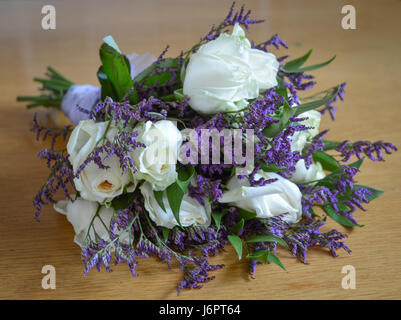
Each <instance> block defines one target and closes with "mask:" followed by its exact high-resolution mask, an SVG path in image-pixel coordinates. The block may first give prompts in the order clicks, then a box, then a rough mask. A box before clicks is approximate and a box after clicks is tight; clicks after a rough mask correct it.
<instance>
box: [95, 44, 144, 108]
mask: <svg viewBox="0 0 401 320" xmlns="http://www.w3.org/2000/svg"><path fill="white" fill-rule="evenodd" d="M111 40H112V41H111ZM104 41H105V42H104V43H103V44H102V46H101V47H100V60H101V62H102V66H101V67H100V69H99V71H98V78H99V82H100V84H101V85H102V99H104V98H105V97H106V96H107V95H108V94H111V93H112V94H113V95H112V96H110V97H111V98H112V99H113V100H116V101H122V100H123V99H124V98H125V97H127V95H128V99H129V100H130V102H132V103H137V102H138V96H137V94H136V91H135V89H134V87H133V82H132V79H131V69H130V63H129V61H128V59H127V57H126V56H125V55H123V54H122V53H121V52H120V51H119V50H118V47H116V45H115V42H114V40H113V38H111V37H110V36H109V37H106V38H105V39H104Z"/></svg>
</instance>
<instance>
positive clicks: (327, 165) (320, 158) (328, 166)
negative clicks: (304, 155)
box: [312, 150, 341, 171]
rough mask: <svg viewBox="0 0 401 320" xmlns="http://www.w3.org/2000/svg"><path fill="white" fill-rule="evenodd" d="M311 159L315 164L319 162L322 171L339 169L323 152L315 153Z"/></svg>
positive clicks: (334, 161)
mask: <svg viewBox="0 0 401 320" xmlns="http://www.w3.org/2000/svg"><path fill="white" fill-rule="evenodd" d="M312 157H313V160H315V161H316V162H320V164H321V165H322V167H323V169H324V170H328V171H335V170H337V169H340V168H341V166H340V164H339V163H338V161H337V160H336V159H334V158H333V157H332V156H331V155H329V154H327V153H325V152H323V151H320V150H318V151H316V152H315V153H314V154H313V156H312Z"/></svg>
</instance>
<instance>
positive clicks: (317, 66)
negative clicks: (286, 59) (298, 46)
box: [285, 56, 336, 73]
mask: <svg viewBox="0 0 401 320" xmlns="http://www.w3.org/2000/svg"><path fill="white" fill-rule="evenodd" d="M335 58H336V56H334V57H332V58H331V59H329V60H327V61H325V62H322V63H318V64H314V65H312V66H308V67H305V68H299V69H296V70H291V71H288V70H285V71H286V72H287V73H295V72H306V71H312V70H316V69H320V68H323V67H325V66H327V65H328V64H330V63H331V62H332V61H333V60H334V59H335Z"/></svg>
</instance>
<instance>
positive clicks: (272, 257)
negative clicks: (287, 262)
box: [267, 251, 287, 271]
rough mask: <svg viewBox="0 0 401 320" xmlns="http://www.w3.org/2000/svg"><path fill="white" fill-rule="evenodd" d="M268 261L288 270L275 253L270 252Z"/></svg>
mask: <svg viewBox="0 0 401 320" xmlns="http://www.w3.org/2000/svg"><path fill="white" fill-rule="evenodd" d="M267 261H269V262H272V263H274V264H277V265H278V266H279V267H280V268H281V269H283V270H286V269H285V268H284V266H283V264H282V263H281V261H280V259H279V258H278V257H277V256H276V255H275V254H274V253H273V252H270V251H269V252H268V254H267ZM286 271H287V270H286Z"/></svg>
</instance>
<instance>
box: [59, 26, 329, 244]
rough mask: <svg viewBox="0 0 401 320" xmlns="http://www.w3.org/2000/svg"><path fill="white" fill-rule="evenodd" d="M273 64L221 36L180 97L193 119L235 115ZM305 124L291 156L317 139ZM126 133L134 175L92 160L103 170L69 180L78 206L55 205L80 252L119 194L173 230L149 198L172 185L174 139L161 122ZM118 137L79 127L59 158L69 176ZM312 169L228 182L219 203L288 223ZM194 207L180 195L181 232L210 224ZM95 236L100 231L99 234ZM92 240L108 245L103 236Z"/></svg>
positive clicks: (197, 58) (195, 58)
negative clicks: (138, 200) (254, 182)
mask: <svg viewBox="0 0 401 320" xmlns="http://www.w3.org/2000/svg"><path fill="white" fill-rule="evenodd" d="M278 68H279V63H278V61H277V59H276V57H275V56H274V55H273V54H271V53H266V52H264V51H261V50H257V49H253V48H251V44H250V42H249V40H248V39H247V38H246V37H245V33H244V31H243V30H242V29H241V28H240V27H239V25H236V26H235V27H234V30H233V33H232V34H231V35H229V34H221V35H220V36H219V37H218V38H217V39H215V40H213V41H210V42H208V43H207V44H205V45H203V46H201V47H200V48H199V50H198V51H197V52H196V53H195V54H193V55H192V56H191V58H190V61H189V63H188V66H187V68H186V70H185V78H184V85H183V93H184V94H185V95H186V96H188V97H189V98H190V100H189V103H190V106H191V107H192V108H193V109H194V110H196V111H197V112H199V113H201V114H214V113H217V112H223V111H238V110H240V109H242V108H244V107H245V106H247V105H248V104H249V101H250V100H252V99H255V98H256V97H258V95H259V94H260V92H261V91H263V90H267V89H269V88H272V87H274V86H276V85H277V80H276V76H277V72H278ZM300 117H307V118H308V119H307V120H305V121H304V122H303V124H304V125H306V126H308V127H310V129H308V130H306V131H301V132H297V133H296V134H295V135H294V136H293V138H292V148H293V151H299V152H301V151H302V149H303V148H304V146H305V144H306V143H307V142H309V141H310V140H311V139H312V138H313V137H314V136H315V135H316V134H317V133H318V127H319V123H320V113H319V112H316V111H309V112H306V113H304V114H301V115H300ZM132 130H133V131H136V132H138V134H139V135H138V137H137V138H136V140H137V141H138V142H140V143H142V144H143V145H144V146H143V147H138V148H136V149H135V150H134V151H133V152H132V160H133V163H134V164H135V166H136V168H137V170H135V171H134V170H128V171H126V172H125V173H123V170H122V169H121V167H120V162H119V159H118V157H117V156H116V155H113V156H111V157H106V155H102V154H101V155H100V156H101V158H102V160H103V163H104V165H106V166H108V168H107V169H100V168H99V167H98V166H97V165H96V164H94V163H89V164H88V165H87V166H86V167H85V169H84V170H83V171H82V172H81V173H80V175H79V177H78V178H75V180H74V184H75V187H76V189H77V191H78V192H79V198H78V199H77V200H75V201H74V202H71V201H67V200H64V201H60V202H58V203H57V204H56V205H55V208H56V210H57V211H59V212H61V213H63V214H66V215H67V219H68V220H69V221H70V222H71V223H72V225H73V227H74V230H75V232H76V242H77V243H78V244H79V245H82V244H83V241H84V239H83V235H84V234H86V233H87V232H88V229H89V225H90V223H91V220H92V218H93V217H94V215H95V213H96V208H97V207H98V206H99V205H101V206H102V207H101V210H100V211H99V213H98V214H99V215H100V216H101V217H103V220H105V221H106V222H110V219H111V216H112V214H113V211H112V209H111V208H108V205H109V204H110V202H111V201H112V200H113V199H114V198H115V197H117V196H120V195H122V194H123V193H124V192H133V191H134V190H136V189H137V188H139V190H140V192H141V193H142V195H143V197H144V206H145V209H146V210H147V212H148V213H149V217H150V218H151V219H152V220H153V221H154V222H155V223H156V225H158V226H163V227H166V228H173V227H174V226H176V225H177V224H178V223H177V221H176V219H175V217H174V215H173V213H172V210H171V208H170V205H169V203H168V201H167V198H166V196H164V197H163V199H162V201H163V204H164V206H165V209H166V210H165V211H164V210H163V209H162V208H161V207H160V205H159V203H158V201H156V199H155V195H154V191H163V190H165V189H166V188H167V187H168V186H169V185H171V184H172V183H174V182H175V181H176V179H177V172H176V166H177V159H178V154H179V148H180V146H181V144H182V140H183V137H182V134H181V132H180V131H179V130H178V129H177V127H176V125H175V124H174V123H173V122H171V121H169V120H160V121H157V122H151V121H147V122H146V123H140V124H139V125H137V126H136V127H135V128H133V129H132ZM117 131H118V129H117V128H116V127H114V126H113V125H112V124H111V123H109V122H97V123H96V122H94V121H93V120H83V121H80V122H79V124H78V125H77V126H76V127H75V129H74V130H73V132H72V134H71V137H70V139H69V141H68V145H67V151H68V154H69V160H70V162H71V164H72V166H73V169H74V172H77V170H78V168H80V166H81V165H82V164H83V163H84V162H85V160H86V159H87V157H88V156H89V155H90V153H91V152H92V151H93V150H94V149H95V148H96V147H97V146H99V143H100V144H101V143H105V141H110V142H113V140H114V139H115V137H116V134H117ZM324 175H325V174H324V172H323V170H322V167H321V165H320V164H319V163H316V164H312V165H311V166H310V167H309V168H306V166H305V163H304V161H303V160H300V161H299V162H298V163H297V164H296V172H295V173H294V174H293V175H292V177H291V178H290V179H285V178H283V177H282V176H280V175H278V174H275V173H266V172H264V171H262V170H261V171H260V172H258V174H257V175H256V177H255V178H256V179H258V178H265V179H272V178H274V179H277V181H275V182H273V183H271V184H267V185H265V186H260V187H253V186H250V184H249V182H248V180H247V179H239V178H238V177H237V176H234V177H232V178H231V179H230V180H229V181H228V183H227V188H228V191H226V192H225V193H224V194H223V196H222V197H221V198H220V199H219V202H220V203H229V204H232V205H233V206H237V207H239V208H243V209H245V210H248V211H252V212H255V213H256V216H257V217H260V218H269V217H274V216H278V215H284V219H285V220H286V221H288V222H290V223H296V222H298V221H299V220H300V218H301V215H302V207H301V192H300V190H299V188H298V186H297V185H296V184H295V183H306V182H309V181H314V180H318V179H321V178H322V177H324ZM204 202H205V204H204V205H201V204H200V203H199V202H198V201H197V200H195V199H193V198H191V197H189V196H188V195H185V196H184V198H183V201H182V203H181V208H180V212H179V217H180V221H181V224H182V225H183V226H184V227H186V226H190V225H194V224H196V225H202V226H208V225H209V224H210V222H211V206H210V203H209V201H208V200H207V199H205V201H204ZM99 228H100V229H102V226H99ZM100 236H101V237H102V238H104V239H108V235H107V234H106V233H105V232H103V233H102V232H101V233H100Z"/></svg>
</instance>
